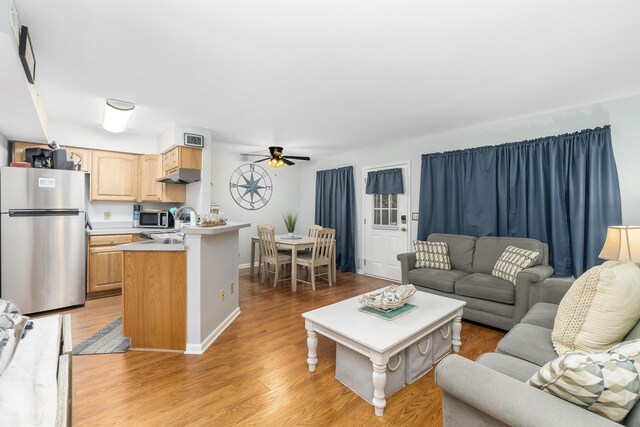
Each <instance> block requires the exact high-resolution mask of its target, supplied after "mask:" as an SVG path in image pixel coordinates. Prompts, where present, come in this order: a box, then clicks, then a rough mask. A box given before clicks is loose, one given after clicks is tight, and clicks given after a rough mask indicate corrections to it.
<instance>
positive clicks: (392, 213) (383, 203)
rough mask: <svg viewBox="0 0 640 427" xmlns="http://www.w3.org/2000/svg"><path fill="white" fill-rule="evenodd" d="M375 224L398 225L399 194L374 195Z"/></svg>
mask: <svg viewBox="0 0 640 427" xmlns="http://www.w3.org/2000/svg"><path fill="white" fill-rule="evenodd" d="M373 225H374V226H380V227H397V226H398V195H397V194H374V195H373Z"/></svg>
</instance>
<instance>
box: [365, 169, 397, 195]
mask: <svg viewBox="0 0 640 427" xmlns="http://www.w3.org/2000/svg"><path fill="white" fill-rule="evenodd" d="M366 192H367V194H403V193H404V182H403V181H402V169H400V168H394V169H383V170H379V171H371V172H369V173H367V189H366Z"/></svg>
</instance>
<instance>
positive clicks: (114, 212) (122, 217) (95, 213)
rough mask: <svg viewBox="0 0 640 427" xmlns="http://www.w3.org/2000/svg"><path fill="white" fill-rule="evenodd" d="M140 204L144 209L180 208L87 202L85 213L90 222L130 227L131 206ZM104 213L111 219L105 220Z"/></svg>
mask: <svg viewBox="0 0 640 427" xmlns="http://www.w3.org/2000/svg"><path fill="white" fill-rule="evenodd" d="M134 204H141V205H142V206H143V207H144V209H161V210H169V209H170V208H172V207H174V206H175V207H180V206H181V205H180V204H176V203H149V202H145V203H138V202H136V203H133V202H131V203H128V202H89V204H88V209H87V212H88V213H89V219H90V220H91V222H92V223H93V222H103V221H105V222H112V223H114V226H115V227H119V226H118V225H117V224H116V223H117V222H122V221H124V222H127V223H129V225H125V227H130V226H131V225H130V224H131V223H132V221H133V205H134ZM105 213H110V216H111V219H106V218H105Z"/></svg>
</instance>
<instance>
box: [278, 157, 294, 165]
mask: <svg viewBox="0 0 640 427" xmlns="http://www.w3.org/2000/svg"><path fill="white" fill-rule="evenodd" d="M280 160H282V161H283V162H285V163H286V164H288V165H289V166H293V165H295V163H293V162H292V161H291V160H287V159H286V158H285V157H280Z"/></svg>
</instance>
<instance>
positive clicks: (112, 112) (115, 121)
mask: <svg viewBox="0 0 640 427" xmlns="http://www.w3.org/2000/svg"><path fill="white" fill-rule="evenodd" d="M134 108H136V105H135V104H133V103H131V102H125V101H118V100H116V99H107V103H106V105H105V107H104V118H103V120H102V127H103V128H104V129H105V130H108V131H109V132H112V133H120V132H123V131H124V130H125V129H126V127H127V123H129V119H130V118H131V114H132V113H133V109H134Z"/></svg>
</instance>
